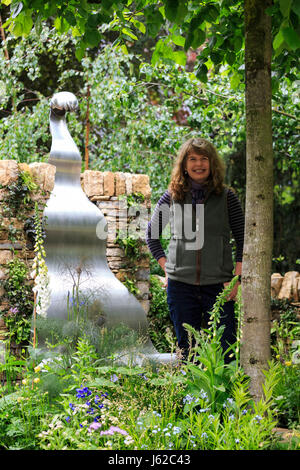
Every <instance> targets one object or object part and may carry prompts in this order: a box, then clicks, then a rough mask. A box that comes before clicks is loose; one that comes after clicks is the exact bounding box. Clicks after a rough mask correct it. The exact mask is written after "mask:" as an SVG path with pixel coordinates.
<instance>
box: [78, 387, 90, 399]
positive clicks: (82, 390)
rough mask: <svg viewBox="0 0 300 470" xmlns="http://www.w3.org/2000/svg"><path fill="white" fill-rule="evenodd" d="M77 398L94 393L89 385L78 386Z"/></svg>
mask: <svg viewBox="0 0 300 470" xmlns="http://www.w3.org/2000/svg"><path fill="white" fill-rule="evenodd" d="M76 392H77V393H76V398H85V397H88V396H90V395H91V394H92V392H91V390H89V389H88V387H83V388H76Z"/></svg>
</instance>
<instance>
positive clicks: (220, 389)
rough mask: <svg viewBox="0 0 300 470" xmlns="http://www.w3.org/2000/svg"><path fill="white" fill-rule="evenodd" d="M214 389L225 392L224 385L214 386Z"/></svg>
mask: <svg viewBox="0 0 300 470" xmlns="http://www.w3.org/2000/svg"><path fill="white" fill-rule="evenodd" d="M214 388H215V389H216V390H219V392H226V389H225V387H224V385H214Z"/></svg>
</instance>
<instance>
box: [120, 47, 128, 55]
mask: <svg viewBox="0 0 300 470" xmlns="http://www.w3.org/2000/svg"><path fill="white" fill-rule="evenodd" d="M121 51H122V52H123V54H125V55H128V49H127V47H126V45H125V44H122V45H121Z"/></svg>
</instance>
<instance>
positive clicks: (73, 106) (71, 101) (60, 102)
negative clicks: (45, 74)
mask: <svg viewBox="0 0 300 470" xmlns="http://www.w3.org/2000/svg"><path fill="white" fill-rule="evenodd" d="M50 108H51V109H59V110H62V111H76V110H77V109H78V100H77V98H76V96H75V95H73V93H70V92H69V91H60V92H59V93H55V95H53V97H52V98H51V100H50Z"/></svg>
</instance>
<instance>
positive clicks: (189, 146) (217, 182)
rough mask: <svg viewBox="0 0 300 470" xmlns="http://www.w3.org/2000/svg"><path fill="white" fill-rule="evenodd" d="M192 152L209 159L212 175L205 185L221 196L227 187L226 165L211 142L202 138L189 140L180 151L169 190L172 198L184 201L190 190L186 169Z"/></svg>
mask: <svg viewBox="0 0 300 470" xmlns="http://www.w3.org/2000/svg"><path fill="white" fill-rule="evenodd" d="M191 152H195V153H197V154H198V155H205V156H206V157H208V158H209V164H210V175H209V177H208V179H207V181H206V182H205V185H207V188H208V189H211V190H213V191H214V192H215V193H216V194H221V192H222V191H223V190H224V187H225V185H224V176H225V165H224V162H223V160H221V158H220V156H219V155H218V152H217V150H216V148H215V147H214V145H213V144H212V143H211V142H209V141H208V140H205V139H202V138H191V139H189V140H187V141H186V142H185V143H184V144H183V145H182V146H181V147H180V149H179V151H178V154H177V159H176V161H175V164H174V167H173V170H172V174H171V181H170V184H169V188H168V189H169V193H170V194H171V197H172V198H173V199H174V200H175V201H182V200H183V199H184V196H185V193H186V192H187V191H189V190H190V182H189V178H188V175H187V174H186V171H185V168H186V160H187V157H188V155H189V154H190V153H191Z"/></svg>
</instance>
